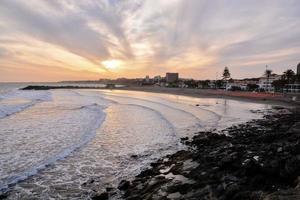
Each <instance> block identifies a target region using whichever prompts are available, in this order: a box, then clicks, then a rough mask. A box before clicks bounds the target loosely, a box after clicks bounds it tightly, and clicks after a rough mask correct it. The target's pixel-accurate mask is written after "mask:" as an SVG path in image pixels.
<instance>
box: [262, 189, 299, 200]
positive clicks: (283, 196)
mask: <svg viewBox="0 0 300 200" xmlns="http://www.w3.org/2000/svg"><path fill="white" fill-rule="evenodd" d="M299 199H300V191H299V189H289V190H283V191H278V192H274V193H272V194H269V195H266V196H265V198H264V199H263V200H299Z"/></svg>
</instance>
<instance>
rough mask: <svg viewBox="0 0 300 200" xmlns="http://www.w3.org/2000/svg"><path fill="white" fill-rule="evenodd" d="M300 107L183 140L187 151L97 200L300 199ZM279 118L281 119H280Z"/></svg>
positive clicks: (158, 163)
mask: <svg viewBox="0 0 300 200" xmlns="http://www.w3.org/2000/svg"><path fill="white" fill-rule="evenodd" d="M299 118H300V110H299V109H298V110H288V109H285V108H277V110H276V112H274V113H270V114H267V115H265V116H264V118H263V119H258V120H251V121H250V122H247V123H243V124H240V125H235V126H232V127H229V128H227V129H225V130H222V131H221V133H220V132H214V131H212V132H198V133H196V134H195V136H194V137H193V138H192V139H191V140H189V138H182V139H181V140H182V143H184V144H185V145H187V147H188V149H187V150H182V151H178V152H177V153H175V154H172V155H168V156H166V157H163V158H161V159H159V160H158V161H156V162H154V163H152V164H151V167H150V168H148V169H146V170H144V171H142V172H141V173H140V174H139V175H137V176H136V177H135V178H134V179H133V180H132V181H130V180H122V181H121V182H120V184H119V186H118V190H117V189H112V188H108V189H107V191H106V192H104V193H102V194H99V195H96V196H94V197H93V199H98V200H99V199H100V200H101V199H102V200H103V199H114V198H115V197H114V196H115V194H116V193H117V191H119V190H120V191H122V194H123V196H122V198H123V199H128V200H137V199H149V200H150V199H191V200H196V199H223V200H229V199H230V200H231V199H236V200H238V199H249V200H250V199H251V200H258V199H263V200H277V199H292V200H294V199H295V200H296V199H299V198H300V179H299V175H300V155H299V152H300V144H299V139H300V122H299ZM279 122H280V123H279Z"/></svg>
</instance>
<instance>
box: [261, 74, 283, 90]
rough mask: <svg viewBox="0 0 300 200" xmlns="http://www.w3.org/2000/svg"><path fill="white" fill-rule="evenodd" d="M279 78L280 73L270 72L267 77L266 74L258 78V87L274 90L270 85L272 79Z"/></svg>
mask: <svg viewBox="0 0 300 200" xmlns="http://www.w3.org/2000/svg"><path fill="white" fill-rule="evenodd" d="M279 79H281V75H277V74H272V75H270V77H269V78H268V77H267V76H266V75H264V76H262V77H260V78H259V81H258V86H259V88H260V89H263V90H265V91H274V87H273V86H272V83H273V81H275V80H279Z"/></svg>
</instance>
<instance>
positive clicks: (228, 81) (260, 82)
mask: <svg viewBox="0 0 300 200" xmlns="http://www.w3.org/2000/svg"><path fill="white" fill-rule="evenodd" d="M75 82H76V83H78V82H80V83H103V84H106V85H108V86H109V87H114V86H115V85H117V84H119V85H125V86H154V87H169V88H194V89H195V88H198V89H223V90H228V91H252V92H269V93H274V92H281V93H299V92H300V63H299V64H298V65H297V67H296V72H294V71H293V70H292V69H287V70H285V71H284V72H283V73H282V74H275V73H273V71H272V70H271V69H268V66H266V70H265V71H264V72H262V76H261V77H255V78H244V79H233V78H231V73H230V69H229V68H228V67H225V68H224V71H223V72H222V78H221V79H216V80H209V79H207V80H195V79H189V78H180V75H179V73H171V72H167V73H166V74H165V76H161V75H157V76H154V77H153V78H151V77H150V76H149V75H146V77H145V78H133V79H129V78H118V79H114V80H112V79H99V80H97V81H75ZM63 83H74V81H63Z"/></svg>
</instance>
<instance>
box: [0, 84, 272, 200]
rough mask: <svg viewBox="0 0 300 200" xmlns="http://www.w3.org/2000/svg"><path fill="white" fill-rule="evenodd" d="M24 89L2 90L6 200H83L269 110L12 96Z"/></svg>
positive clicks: (112, 93) (181, 99) (79, 94)
mask: <svg viewBox="0 0 300 200" xmlns="http://www.w3.org/2000/svg"><path fill="white" fill-rule="evenodd" d="M26 85H28V84H3V83H1V84H0V142H1V147H0V148H1V149H0V191H1V192H2V193H4V192H7V191H9V196H8V199H35V198H38V199H51V198H53V199H89V198H90V196H91V195H93V194H95V193H101V191H103V190H105V188H106V187H113V186H116V185H117V184H118V182H119V181H120V180H122V179H131V178H133V177H134V176H135V175H137V174H138V173H139V172H140V171H141V170H143V169H145V168H147V167H148V166H149V164H150V163H151V162H153V161H155V160H156V159H158V158H160V157H162V156H164V155H167V154H170V153H174V152H176V151H178V150H181V149H184V148H185V147H184V146H183V145H182V144H181V143H180V138H181V137H192V136H193V134H194V133H196V132H197V131H202V130H211V129H223V128H226V127H228V126H231V125H233V124H238V123H242V122H246V121H249V120H251V119H255V118H261V117H262V114H261V113H256V112H252V111H253V110H264V109H269V106H267V105H264V104H257V103H249V102H241V101H235V100H225V99H216V98H194V97H186V96H179V95H170V94H158V93H146V92H138V91H127V90H126V91H125V90H96V89H89V90H88V89H86V90H49V91H22V90H18V88H20V87H24V86H26ZM196 105H197V106H196ZM1 192H0V194H1Z"/></svg>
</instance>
